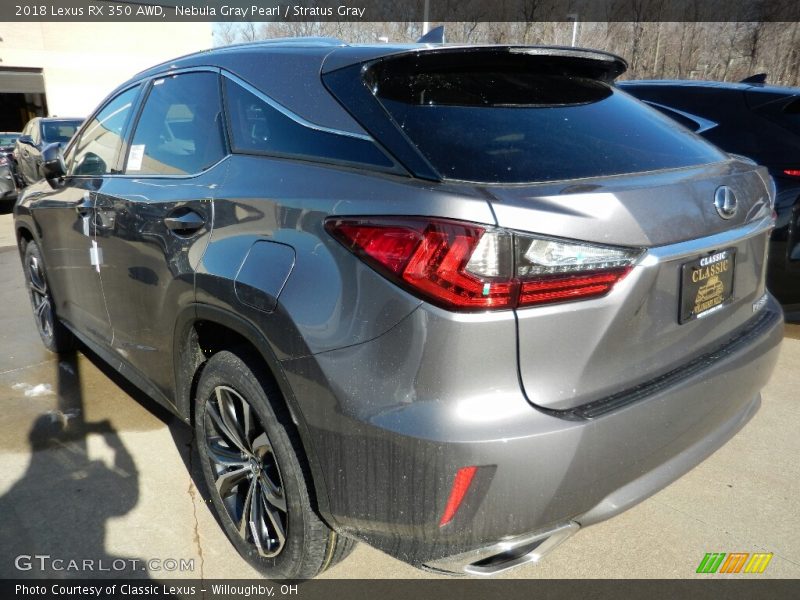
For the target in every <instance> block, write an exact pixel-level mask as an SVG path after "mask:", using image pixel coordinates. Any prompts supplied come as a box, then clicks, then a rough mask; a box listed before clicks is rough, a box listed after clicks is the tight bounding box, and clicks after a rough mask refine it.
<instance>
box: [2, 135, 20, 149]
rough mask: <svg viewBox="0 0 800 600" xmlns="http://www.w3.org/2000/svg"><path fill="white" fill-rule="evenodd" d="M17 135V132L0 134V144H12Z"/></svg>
mask: <svg viewBox="0 0 800 600" xmlns="http://www.w3.org/2000/svg"><path fill="white" fill-rule="evenodd" d="M18 137H19V134H18V133H13V134H0V146H13V145H14V142H16V141H17V138H18Z"/></svg>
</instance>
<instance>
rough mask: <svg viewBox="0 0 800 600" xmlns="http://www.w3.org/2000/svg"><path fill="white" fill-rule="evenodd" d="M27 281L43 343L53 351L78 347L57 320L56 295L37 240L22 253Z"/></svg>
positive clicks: (68, 332) (59, 351) (30, 243)
mask: <svg viewBox="0 0 800 600" xmlns="http://www.w3.org/2000/svg"><path fill="white" fill-rule="evenodd" d="M23 265H24V267H25V281H26V283H27V284H28V286H27V287H28V296H29V297H30V299H31V307H32V308H33V318H34V321H35V322H36V329H37V330H38V331H39V337H41V338H42V343H43V344H44V345H45V347H46V348H47V349H48V350H50V351H51V352H57V353H61V352H68V351H70V350H73V349H74V347H75V339H74V338H73V336H72V333H70V331H69V330H68V329H67V328H66V327H65V326H64V324H63V323H61V321H60V320H59V319H58V315H57V314H56V309H55V303H54V302H53V296H52V294H51V293H50V288H49V286H48V285H47V274H46V273H45V269H44V261H43V260H42V253H41V250H39V246H38V245H37V244H36V242H34V241H30V242H28V244H27V245H26V246H25V253H24V255H23Z"/></svg>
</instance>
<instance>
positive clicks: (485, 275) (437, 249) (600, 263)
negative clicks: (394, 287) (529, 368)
mask: <svg viewBox="0 0 800 600" xmlns="http://www.w3.org/2000/svg"><path fill="white" fill-rule="evenodd" d="M325 229H326V230H327V231H328V233H330V234H331V235H332V236H333V237H334V238H336V239H337V240H338V241H339V242H341V243H342V244H343V245H344V246H345V247H346V248H347V249H348V250H350V251H351V252H353V253H354V254H355V255H356V256H358V257H359V258H361V260H363V261H364V262H366V263H367V264H368V265H370V266H371V267H372V268H373V269H375V270H376V271H378V272H379V273H381V274H382V275H384V276H385V277H386V278H388V279H390V280H391V281H393V282H395V283H396V284H398V285H400V286H401V287H403V288H405V289H407V290H408V291H410V292H411V293H413V294H415V295H417V296H419V297H421V298H423V299H425V300H427V301H429V302H431V303H432V304H436V305H437V306H441V307H443V308H447V309H449V310H456V311H479V310H501V309H510V308H520V307H524V306H534V305H539V304H549V303H553V302H565V301H570V300H579V299H587V298H597V297H600V296H604V295H605V294H607V293H608V292H609V291H610V290H611V289H612V288H613V286H614V284H616V283H617V282H618V281H619V280H621V279H622V278H623V277H625V275H627V274H628V273H629V272H630V270H631V268H632V266H633V264H634V263H635V262H636V260H637V259H638V258H639V256H641V254H642V250H640V249H631V248H621V247H612V246H599V245H596V244H587V243H584V242H576V241H571V240H559V239H555V238H548V237H542V236H534V235H530V234H524V233H519V232H512V231H507V230H505V229H500V228H495V227H489V226H485V225H478V224H475V223H465V222H460V221H452V220H449V219H437V218H421V217H365V218H353V219H340V218H335V217H332V218H329V219H327V220H326V222H325Z"/></svg>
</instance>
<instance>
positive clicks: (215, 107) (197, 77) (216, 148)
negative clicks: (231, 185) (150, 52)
mask: <svg viewBox="0 0 800 600" xmlns="http://www.w3.org/2000/svg"><path fill="white" fill-rule="evenodd" d="M221 105H222V103H221V100H220V93H219V78H218V77H217V75H216V74H215V73H208V72H201V73H184V74H181V75H172V76H169V77H163V78H161V79H156V80H155V81H154V82H153V87H152V89H151V91H150V94H149V95H148V97H147V100H146V101H145V105H144V109H143V110H142V115H141V117H139V122H138V123H137V125H136V131H135V132H134V135H133V141H132V142H131V146H130V149H129V150H128V160H127V165H126V173H128V174H133V175H136V174H142V175H190V174H194V173H199V172H201V171H203V170H205V169H207V168H208V167H210V166H212V165H213V164H215V163H216V162H218V161H220V160H221V159H222V158H223V157H224V156H225V142H224V138H223V122H222V108H221Z"/></svg>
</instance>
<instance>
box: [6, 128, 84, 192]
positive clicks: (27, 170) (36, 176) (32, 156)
mask: <svg viewBox="0 0 800 600" xmlns="http://www.w3.org/2000/svg"><path fill="white" fill-rule="evenodd" d="M82 122H83V120H82V119H61V118H43V117H35V118H33V119H31V120H30V121H28V124H27V125H25V127H24V129H23V130H22V135H20V136H19V138H17V140H16V142H15V144H14V160H15V161H16V168H17V176H18V177H19V183H20V185H22V186H26V185H30V184H32V183H35V182H37V181H39V180H40V179H41V178H42V173H41V167H42V149H43V148H44V147H45V146H47V145H48V144H56V143H57V144H60V145H64V144H66V143H67V142H68V141H69V140H70V138H72V136H73V135H74V134H75V132H76V131H77V129H78V127H80V126H81V123H82Z"/></svg>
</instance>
